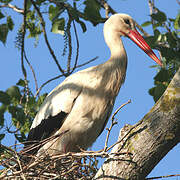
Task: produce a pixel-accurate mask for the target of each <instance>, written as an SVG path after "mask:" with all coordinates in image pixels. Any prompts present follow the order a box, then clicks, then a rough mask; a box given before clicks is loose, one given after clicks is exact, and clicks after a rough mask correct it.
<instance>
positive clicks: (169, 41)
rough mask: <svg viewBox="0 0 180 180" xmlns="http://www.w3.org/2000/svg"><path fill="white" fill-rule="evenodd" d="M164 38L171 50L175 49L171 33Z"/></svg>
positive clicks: (174, 41)
mask: <svg viewBox="0 0 180 180" xmlns="http://www.w3.org/2000/svg"><path fill="white" fill-rule="evenodd" d="M166 38H167V42H168V43H169V45H170V47H171V48H175V47H176V46H177V41H176V39H175V38H174V36H173V34H172V33H170V32H168V33H166Z"/></svg>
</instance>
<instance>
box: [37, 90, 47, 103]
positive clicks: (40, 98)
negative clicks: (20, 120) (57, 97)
mask: <svg viewBox="0 0 180 180" xmlns="http://www.w3.org/2000/svg"><path fill="white" fill-rule="evenodd" d="M47 95H48V94H47V93H45V94H43V95H41V96H40V97H39V99H38V101H37V104H38V105H39V106H40V105H41V104H42V103H43V102H44V100H45V98H46V96H47Z"/></svg>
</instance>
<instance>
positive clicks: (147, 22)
mask: <svg viewBox="0 0 180 180" xmlns="http://www.w3.org/2000/svg"><path fill="white" fill-rule="evenodd" d="M151 24H152V22H151V21H146V22H144V23H143V24H141V26H142V27H146V26H149V25H151Z"/></svg>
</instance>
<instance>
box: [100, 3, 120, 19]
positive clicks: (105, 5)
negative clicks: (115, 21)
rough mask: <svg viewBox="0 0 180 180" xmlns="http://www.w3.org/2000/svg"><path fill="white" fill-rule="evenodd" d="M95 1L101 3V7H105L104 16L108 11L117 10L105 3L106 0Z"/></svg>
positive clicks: (113, 12)
mask: <svg viewBox="0 0 180 180" xmlns="http://www.w3.org/2000/svg"><path fill="white" fill-rule="evenodd" d="M96 2H97V3H99V4H100V5H101V7H102V8H104V9H105V12H106V18H108V17H109V13H111V14H116V13H117V12H116V11H115V10H114V9H113V8H112V7H111V6H110V5H109V4H108V3H107V1H106V0H96Z"/></svg>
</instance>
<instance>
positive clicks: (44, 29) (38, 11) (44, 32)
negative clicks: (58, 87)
mask: <svg viewBox="0 0 180 180" xmlns="http://www.w3.org/2000/svg"><path fill="white" fill-rule="evenodd" d="M31 3H32V4H33V6H34V8H35V10H36V12H37V14H38V16H39V19H40V22H41V26H42V31H43V35H44V39H45V42H46V45H47V47H48V49H49V52H50V54H51V56H52V57H53V60H54V62H55V63H56V65H57V67H58V69H59V71H60V72H61V73H62V74H63V75H65V74H64V70H63V69H62V68H61V66H60V64H59V62H58V60H57V58H56V56H55V54H54V51H53V49H52V48H51V45H50V43H49V41H48V37H47V33H46V28H45V21H44V18H43V16H42V14H41V12H40V10H39V8H38V7H37V6H36V3H35V2H34V1H33V0H31Z"/></svg>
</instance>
